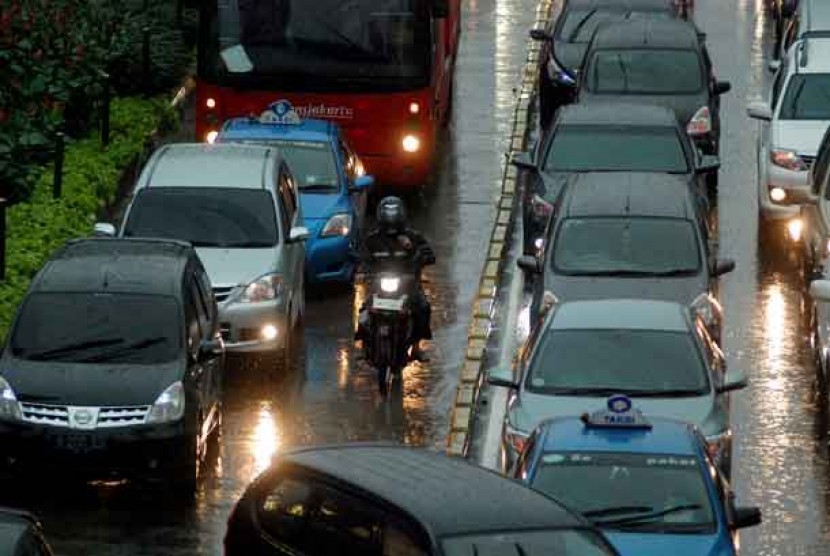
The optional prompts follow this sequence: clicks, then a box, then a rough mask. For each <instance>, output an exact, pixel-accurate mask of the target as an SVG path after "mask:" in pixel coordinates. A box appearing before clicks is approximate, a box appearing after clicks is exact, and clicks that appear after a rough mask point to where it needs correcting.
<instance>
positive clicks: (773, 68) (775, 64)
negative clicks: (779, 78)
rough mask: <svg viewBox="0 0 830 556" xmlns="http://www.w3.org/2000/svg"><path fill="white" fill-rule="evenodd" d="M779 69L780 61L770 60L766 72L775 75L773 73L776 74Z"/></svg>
mask: <svg viewBox="0 0 830 556" xmlns="http://www.w3.org/2000/svg"><path fill="white" fill-rule="evenodd" d="M779 69H781V60H770V61H769V62H768V63H767V70H768V71H769V72H770V73H775V72H777V71H778V70H779Z"/></svg>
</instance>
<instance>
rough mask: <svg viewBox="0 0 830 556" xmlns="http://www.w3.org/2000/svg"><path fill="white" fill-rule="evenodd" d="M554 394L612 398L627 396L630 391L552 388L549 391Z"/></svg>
mask: <svg viewBox="0 0 830 556" xmlns="http://www.w3.org/2000/svg"><path fill="white" fill-rule="evenodd" d="M549 391H550V392H551V393H553V394H559V395H563V396H612V395H614V394H626V393H627V392H628V391H627V390H625V389H624V388H603V387H596V388H551V389H550V390H549Z"/></svg>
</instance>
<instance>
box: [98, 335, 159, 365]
mask: <svg viewBox="0 0 830 556" xmlns="http://www.w3.org/2000/svg"><path fill="white" fill-rule="evenodd" d="M169 339H170V338H168V337H167V336H154V337H152V338H145V339H144V340H140V341H138V342H133V343H131V344H127V345H125V346H120V347H118V348H117V349H115V350H113V351H108V352H104V353H101V354H99V355H93V356H91V357H85V358H84V359H83V362H84V363H96V362H98V361H109V360H110V359H115V358H117V357H120V356H121V355H124V354H126V353H129V352H131V351H133V350H141V349H144V348H147V347H150V346H154V345H156V344H160V343H162V342H166V341H167V340H169Z"/></svg>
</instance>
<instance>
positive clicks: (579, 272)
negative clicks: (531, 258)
mask: <svg viewBox="0 0 830 556" xmlns="http://www.w3.org/2000/svg"><path fill="white" fill-rule="evenodd" d="M566 274H568V275H570V276H654V272H653V271H651V270H627V269H624V268H615V269H612V270H576V271H573V272H566Z"/></svg>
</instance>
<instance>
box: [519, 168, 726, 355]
mask: <svg viewBox="0 0 830 556" xmlns="http://www.w3.org/2000/svg"><path fill="white" fill-rule="evenodd" d="M557 205H558V206H559V210H558V211H557V213H556V214H555V215H554V216H553V218H551V220H550V223H549V225H548V229H547V231H546V235H545V238H546V239H545V242H544V243H545V245H544V251H543V252H542V253H541V255H540V256H539V257H533V256H526V255H525V256H522V257H519V260H518V264H519V266H520V267H521V268H522V269H524V270H525V271H527V272H530V273H531V274H532V275H535V279H534V280H533V284H534V290H533V303H532V310H531V313H532V316H531V318H532V319H533V320H532V321H531V322H535V320H536V318H538V315H539V309H540V306H541V301H542V297H543V295H544V293H545V292H550V293H552V294H553V295H554V296H555V298H556V299H559V300H561V301H571V300H577V299H608V298H633V299H657V300H664V301H675V302H678V303H683V304H687V305H692V304H698V305H699V306H700V307H701V309H702V310H704V311H707V312H708V313H709V316H708V317H707V319H708V321H707V324H709V325H711V326H712V330H711V332H712V334H713V335H714V336H715V337H716V338H717V339H719V338H720V325H721V324H722V323H721V322H720V314H719V313H720V307H719V305H718V304H717V302H716V301H714V296H713V295H712V294H713V293H714V292H715V291H716V284H717V282H716V278H717V277H718V276H720V275H722V274H726V273H727V272H730V271H731V270H733V269H734V267H735V263H734V261H732V260H728V259H724V260H718V259H716V258H715V255H714V253H713V252H712V249H711V248H710V245H709V241H708V239H707V234H706V226H705V223H704V222H703V221H702V219H701V214H700V211H699V207H698V204H697V202H696V199H695V196H694V194H692V193H691V192H690V191H689V187H688V184H687V183H686V181H685V180H683V179H682V178H679V177H677V176H672V175H669V174H645V173H636V172H626V173H622V172H621V173H591V174H582V175H581V176H580V178H579V184H578V185H574V186H569V187H567V188H565V189H564V190H563V191H562V199H561V200H559V201H557ZM704 306H705V307H707V308H706V309H703V307H704Z"/></svg>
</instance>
